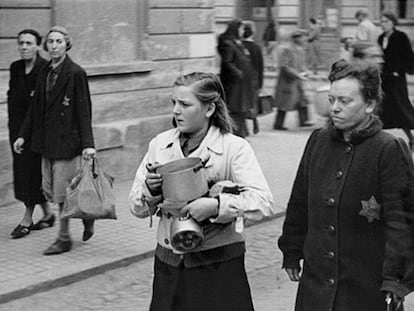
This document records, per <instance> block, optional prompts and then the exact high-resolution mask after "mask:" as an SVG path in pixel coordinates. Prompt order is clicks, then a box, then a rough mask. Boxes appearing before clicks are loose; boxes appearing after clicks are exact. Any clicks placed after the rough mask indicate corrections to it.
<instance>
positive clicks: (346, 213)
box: [279, 60, 414, 311]
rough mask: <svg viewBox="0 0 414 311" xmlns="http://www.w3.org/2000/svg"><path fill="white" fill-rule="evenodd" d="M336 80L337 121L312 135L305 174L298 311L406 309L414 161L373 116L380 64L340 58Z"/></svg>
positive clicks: (284, 242) (286, 264)
mask: <svg viewBox="0 0 414 311" xmlns="http://www.w3.org/2000/svg"><path fill="white" fill-rule="evenodd" d="M329 80H330V81H331V89H330V91H329V102H330V111H329V114H330V118H331V120H330V122H329V124H328V125H327V126H326V127H325V128H322V129H318V130H316V131H314V132H313V133H312V135H311V137H310V139H309V141H308V143H307V146H306V148H305V151H304V155H303V157H302V160H301V163H300V166H299V169H298V172H297V176H296V180H295V182H294V186H293V190H292V194H291V197H290V200H289V203H288V208H287V212H286V219H285V222H284V225H283V233H282V236H281V237H280V239H279V247H280V249H281V250H282V251H283V256H284V259H283V268H285V269H286V272H287V273H288V275H289V278H290V279H291V280H292V281H299V288H298V293H297V298H296V308H295V310H296V311H302V310H303V311H315V310H317V311H328V310H332V311H350V310H352V311H371V310H375V311H385V310H386V303H385V298H386V295H391V297H393V299H394V302H395V303H396V304H398V303H401V299H402V298H403V297H404V296H405V295H407V294H408V293H409V292H410V291H412V290H413V288H414V278H413V272H414V267H413V265H414V258H413V256H412V253H413V241H412V237H411V235H412V232H411V230H412V224H411V227H410V225H409V224H408V223H409V220H408V218H409V213H410V214H411V213H412V212H413V211H412V210H413V189H414V188H413V163H412V159H411V155H410V153H409V150H408V147H407V145H406V144H405V143H404V142H403V141H402V140H401V139H399V138H396V137H395V136H393V135H391V134H389V133H386V132H384V131H382V130H381V126H382V124H381V121H380V120H379V119H378V118H377V117H376V116H375V115H374V114H373V113H372V112H373V111H374V108H375V104H376V103H378V102H379V100H380V97H381V95H380V94H381V93H380V76H379V70H378V66H377V65H374V64H368V63H360V64H356V63H355V64H349V63H347V62H346V61H344V60H341V61H339V62H337V63H335V64H334V65H333V66H332V71H331V73H330V75H329ZM302 260H303V272H302V274H300V271H301V265H300V261H302ZM393 310H394V309H393Z"/></svg>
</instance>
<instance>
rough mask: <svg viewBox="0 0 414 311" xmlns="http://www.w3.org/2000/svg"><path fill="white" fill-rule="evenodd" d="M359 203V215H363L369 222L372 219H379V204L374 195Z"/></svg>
mask: <svg viewBox="0 0 414 311" xmlns="http://www.w3.org/2000/svg"><path fill="white" fill-rule="evenodd" d="M361 205H362V210H360V212H359V215H361V216H365V217H366V218H367V219H368V222H369V223H371V222H373V221H374V219H376V220H379V219H380V207H381V205H379V204H378V202H377V200H376V199H375V197H374V196H371V198H370V199H369V200H368V201H361Z"/></svg>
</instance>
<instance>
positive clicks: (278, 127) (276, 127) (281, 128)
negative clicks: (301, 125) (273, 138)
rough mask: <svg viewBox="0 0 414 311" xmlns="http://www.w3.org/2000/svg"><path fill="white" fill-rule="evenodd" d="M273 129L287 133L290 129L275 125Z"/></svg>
mask: <svg viewBox="0 0 414 311" xmlns="http://www.w3.org/2000/svg"><path fill="white" fill-rule="evenodd" d="M273 129H274V130H278V131H287V130H288V128H287V127H284V126H279V125H275V126H273Z"/></svg>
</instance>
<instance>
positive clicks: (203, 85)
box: [174, 72, 233, 133]
mask: <svg viewBox="0 0 414 311" xmlns="http://www.w3.org/2000/svg"><path fill="white" fill-rule="evenodd" d="M174 86H175V87H177V86H192V87H193V93H194V95H195V97H196V98H197V99H198V100H199V101H200V102H201V104H203V105H208V104H210V103H214V104H215V106H216V109H215V111H214V113H213V115H212V116H211V118H210V122H211V124H213V125H215V126H217V127H218V128H219V129H220V131H221V132H222V133H232V132H233V121H232V119H231V117H230V116H229V113H228V111H227V107H226V102H225V101H226V96H225V93H224V88H223V85H222V84H221V82H220V79H219V78H218V76H217V75H215V74H213V73H205V72H193V73H189V74H186V75H183V76H180V77H178V78H177V80H175V82H174Z"/></svg>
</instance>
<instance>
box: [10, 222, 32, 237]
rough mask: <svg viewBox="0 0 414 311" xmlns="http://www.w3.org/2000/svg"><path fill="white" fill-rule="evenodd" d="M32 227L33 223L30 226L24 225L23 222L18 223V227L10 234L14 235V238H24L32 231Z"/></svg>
mask: <svg viewBox="0 0 414 311" xmlns="http://www.w3.org/2000/svg"><path fill="white" fill-rule="evenodd" d="M32 227H33V223H32V224H31V225H30V226H22V225H21V224H18V225H17V227H16V228H14V229H13V231H12V232H11V234H10V235H11V236H12V239H20V238H23V237H25V236H26V235H28V234H29V233H30V230H31V228H32Z"/></svg>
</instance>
